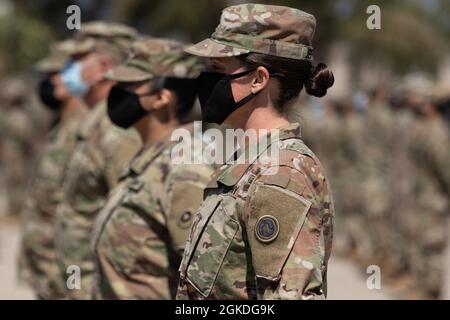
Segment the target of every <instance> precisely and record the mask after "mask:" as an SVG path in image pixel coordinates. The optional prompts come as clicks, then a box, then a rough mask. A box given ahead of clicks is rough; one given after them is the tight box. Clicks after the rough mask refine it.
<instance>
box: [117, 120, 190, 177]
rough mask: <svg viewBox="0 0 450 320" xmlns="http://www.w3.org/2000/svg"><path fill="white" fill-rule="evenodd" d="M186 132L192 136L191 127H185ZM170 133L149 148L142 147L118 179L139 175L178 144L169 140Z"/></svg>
mask: <svg viewBox="0 0 450 320" xmlns="http://www.w3.org/2000/svg"><path fill="white" fill-rule="evenodd" d="M184 128H186V129H187V130H189V132H190V133H191V134H192V130H193V127H192V125H188V126H185V127H184ZM171 136H172V132H171V133H169V134H168V135H166V136H165V137H163V138H161V139H160V140H159V141H157V142H155V143H153V144H152V145H150V146H144V147H143V148H142V149H141V150H140V151H139V152H138V153H137V154H136V156H135V157H134V158H133V160H131V162H130V164H129V165H128V166H127V168H126V169H125V171H124V172H123V174H122V175H121V176H120V179H123V178H125V177H127V176H129V175H140V174H141V173H143V172H144V171H145V170H146V169H147V167H148V166H149V165H150V164H151V163H152V162H153V161H154V160H155V159H156V158H157V157H158V156H159V155H160V154H161V153H163V152H164V150H166V149H167V148H169V147H171V146H172V145H174V144H176V143H178V141H173V140H171Z"/></svg>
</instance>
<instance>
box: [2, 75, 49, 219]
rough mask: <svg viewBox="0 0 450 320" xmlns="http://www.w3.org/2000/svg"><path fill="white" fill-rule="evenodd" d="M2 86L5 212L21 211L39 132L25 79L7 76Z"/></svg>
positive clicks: (15, 212)
mask: <svg viewBox="0 0 450 320" xmlns="http://www.w3.org/2000/svg"><path fill="white" fill-rule="evenodd" d="M0 88H1V89H0V108H1V109H0V110H1V111H2V115H1V117H0V137H1V138H0V175H1V176H2V178H3V179H0V180H3V184H4V187H3V188H4V189H5V191H6V192H5V193H6V196H5V199H4V201H6V202H7V203H6V206H5V207H6V208H5V210H6V213H9V214H19V213H20V209H21V207H22V202H23V195H24V193H23V189H24V188H25V187H26V183H27V180H28V176H29V174H30V168H31V167H32V159H33V155H34V151H35V150H36V148H37V144H38V143H39V138H40V134H39V133H38V134H37V132H36V131H37V130H36V124H35V123H34V121H33V120H34V118H33V116H32V112H31V109H30V106H29V102H30V99H29V98H30V94H29V90H28V88H27V85H26V83H25V79H24V78H22V77H20V76H17V77H9V78H5V79H3V80H2V82H1V84H0ZM2 213H3V212H2Z"/></svg>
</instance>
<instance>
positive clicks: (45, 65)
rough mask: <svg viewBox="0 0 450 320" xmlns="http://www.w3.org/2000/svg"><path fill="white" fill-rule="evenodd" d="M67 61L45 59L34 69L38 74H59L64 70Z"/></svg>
mask: <svg viewBox="0 0 450 320" xmlns="http://www.w3.org/2000/svg"><path fill="white" fill-rule="evenodd" d="M64 63H65V59H54V58H52V59H50V58H44V59H42V60H40V61H38V62H37V63H36V64H35V65H34V67H33V69H34V71H36V72H42V73H53V72H59V71H61V69H62V68H63V66H64Z"/></svg>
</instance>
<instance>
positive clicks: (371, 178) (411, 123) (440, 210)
mask: <svg viewBox="0 0 450 320" xmlns="http://www.w3.org/2000/svg"><path fill="white" fill-rule="evenodd" d="M410 80H411V81H405V83H403V84H402V86H401V87H400V88H394V89H392V88H389V90H387V88H386V87H385V86H380V87H379V88H377V89H375V90H373V92H371V93H370V95H369V98H368V100H367V102H366V104H365V105H364V108H354V107H352V106H351V105H349V104H345V103H336V104H332V103H330V104H329V105H327V106H325V108H324V113H323V114H321V116H320V121H318V118H317V115H316V114H315V113H314V112H309V111H308V112H306V113H304V114H303V117H304V119H306V121H305V125H304V126H303V128H304V132H305V141H306V142H307V143H308V145H310V146H311V148H312V149H313V150H314V151H315V152H316V153H317V154H318V155H319V156H320V158H321V159H322V161H323V164H324V167H325V168H326V170H327V173H328V174H329V179H330V181H331V185H332V187H333V195H334V197H335V199H336V202H335V205H336V211H337V212H338V216H339V219H338V220H337V225H336V230H337V231H336V235H337V237H336V241H335V242H334V253H335V254H339V255H344V256H346V257H350V258H352V259H354V260H355V261H356V262H357V263H359V264H360V266H361V268H362V271H363V272H364V273H365V272H366V268H367V267H368V266H370V265H377V266H379V267H380V269H381V276H382V284H383V288H390V292H391V293H392V294H393V295H394V297H397V298H404V299H437V298H445V297H448V294H449V292H450V291H449V289H450V287H449V283H448V279H449V251H448V250H449V246H448V243H449V237H448V234H449V230H450V224H449V210H450V169H449V167H448V165H449V163H450V152H449V147H450V131H449V123H448V122H447V121H446V120H445V117H444V116H443V114H442V113H441V110H442V108H439V106H440V105H443V103H444V101H446V99H447V100H448V99H449V96H448V95H447V96H446V92H442V91H435V90H434V87H433V86H431V84H428V83H427V82H425V81H420V79H419V78H415V79H410ZM419 84H420V85H419ZM447 93H448V92H447ZM361 109H362V110H363V111H359V110H361Z"/></svg>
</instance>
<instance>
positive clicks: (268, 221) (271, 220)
mask: <svg viewBox="0 0 450 320" xmlns="http://www.w3.org/2000/svg"><path fill="white" fill-rule="evenodd" d="M279 231H280V226H279V223H278V220H277V218H275V217H274V216H272V215H264V216H262V217H260V218H259V219H258V221H257V222H256V227H255V234H256V238H257V239H258V240H259V241H261V242H264V243H268V242H272V241H273V240H275V239H276V237H277V236H278V233H279Z"/></svg>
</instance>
